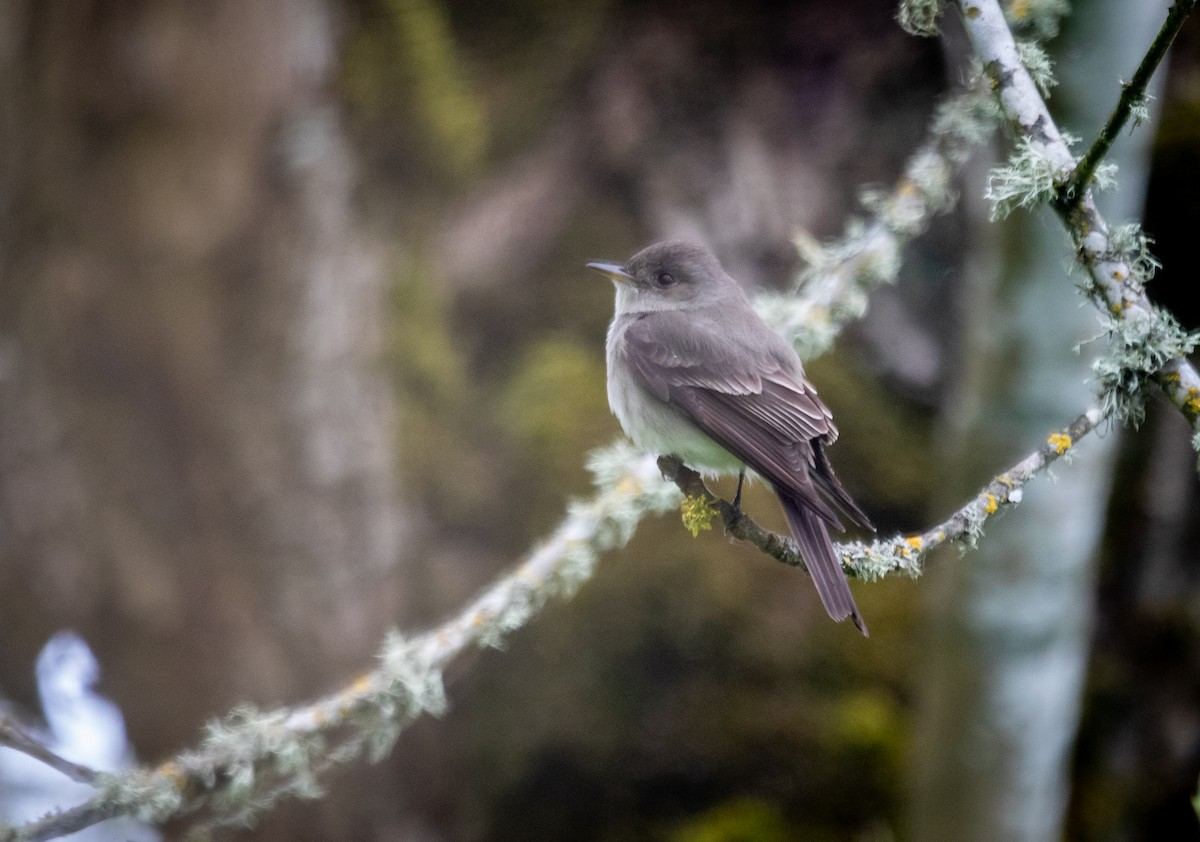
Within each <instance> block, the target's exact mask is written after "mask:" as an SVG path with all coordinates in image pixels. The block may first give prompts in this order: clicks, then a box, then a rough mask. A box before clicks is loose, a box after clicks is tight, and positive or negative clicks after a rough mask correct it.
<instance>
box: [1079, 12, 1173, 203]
mask: <svg viewBox="0 0 1200 842" xmlns="http://www.w3.org/2000/svg"><path fill="white" fill-rule="evenodd" d="M1195 6H1196V0H1176V2H1175V4H1174V5H1173V6H1171V8H1170V10H1169V11H1168V12H1167V19H1166V20H1165V21H1164V22H1163V25H1162V28H1161V29H1159V31H1158V35H1156V36H1155V38H1154V41H1153V43H1151V45H1150V49H1149V50H1148V51H1147V52H1146V55H1145V56H1143V57H1142V61H1141V63H1140V64H1139V65H1138V68H1137V70H1136V71H1135V72H1134V74H1133V78H1132V79H1130V80H1129V82H1127V83H1125V84H1124V85H1123V86H1122V87H1121V96H1120V98H1119V99H1118V100H1117V106H1116V108H1114V109H1113V112H1112V114H1110V115H1109V117H1108V122H1107V123H1105V124H1104V128H1103V129H1101V130H1100V134H1099V135H1098V136H1097V137H1096V140H1095V141H1094V142H1093V143H1092V145H1091V147H1090V148H1089V149H1088V151H1087V152H1086V153H1085V154H1084V156H1083V157H1082V158H1081V159H1080V160H1079V163H1078V164H1077V165H1076V167H1075V172H1074V173H1073V174H1072V175H1071V180H1070V181H1068V182H1067V183H1066V184H1064V185H1063V186H1062V187H1061V189H1060V190H1059V201H1060V202H1061V203H1062V205H1063V206H1064V207H1063V210H1064V212H1065V213H1067V214H1069V213H1070V212H1071V210H1072V209H1073V208H1074V206H1075V205H1076V203H1078V201H1079V199H1080V198H1081V197H1082V196H1083V193H1084V191H1085V190H1087V188H1088V187H1089V186H1090V185H1091V181H1092V176H1094V175H1095V173H1096V167H1098V166H1099V165H1100V162H1101V161H1102V160H1104V156H1105V155H1107V154H1108V150H1109V149H1110V148H1112V145H1113V143H1115V142H1116V139H1117V137H1118V136H1119V135H1120V133H1121V129H1123V128H1124V127H1125V123H1126V122H1127V121H1128V120H1129V116H1130V114H1132V113H1133V110H1134V108H1135V107H1136V106H1138V105H1141V104H1142V103H1143V102H1144V101H1145V97H1146V86H1147V85H1149V84H1150V78H1151V77H1152V76H1153V75H1154V71H1155V70H1157V69H1158V65H1159V64H1160V63H1161V62H1162V60H1163V57H1164V56H1165V55H1166V54H1167V48H1168V47H1170V46H1171V42H1172V41H1174V40H1175V36H1176V35H1178V34H1179V30H1180V28H1181V27H1182V26H1183V22H1184V21H1185V20H1187V16H1188V15H1189V14H1190V13H1191V11H1192V9H1193V8H1195ZM1135 125H1136V124H1135Z"/></svg>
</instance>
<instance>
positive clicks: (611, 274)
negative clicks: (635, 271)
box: [587, 260, 633, 284]
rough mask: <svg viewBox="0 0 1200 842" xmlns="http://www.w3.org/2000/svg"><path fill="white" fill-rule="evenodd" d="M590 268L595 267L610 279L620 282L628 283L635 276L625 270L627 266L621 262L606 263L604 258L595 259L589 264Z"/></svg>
mask: <svg viewBox="0 0 1200 842" xmlns="http://www.w3.org/2000/svg"><path fill="white" fill-rule="evenodd" d="M587 268H589V269H595V270H596V271H597V272H599V273H600V274H602V275H607V276H608V278H609V280H613V281H617V282H618V283H622V284H627V283H629V282H630V281H632V280H633V276H632V275H630V274H629V273H628V272H626V271H625V267H624V266H622V265H621V264H620V263H606V262H604V261H603V260H595V261H592V262H591V263H589V264H588V265H587Z"/></svg>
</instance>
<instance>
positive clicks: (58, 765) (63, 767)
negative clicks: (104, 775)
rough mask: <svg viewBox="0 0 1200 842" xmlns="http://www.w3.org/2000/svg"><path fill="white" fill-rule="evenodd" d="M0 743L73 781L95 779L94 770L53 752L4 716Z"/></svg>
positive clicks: (0, 727)
mask: <svg viewBox="0 0 1200 842" xmlns="http://www.w3.org/2000/svg"><path fill="white" fill-rule="evenodd" d="M0 745H3V746H8V747H9V748H11V749H13V750H14V751H19V752H21V753H22V754H25V755H28V756H29V757H32V758H33V759H34V760H37V761H39V762H41V763H44V764H46V765H47V766H49V767H50V768H51V769H55V770H57V771H59V772H62V773H63V774H64V775H66V776H67V777H68V778H70V779H71V780H73V781H77V782H79V783H81V784H90V783H92V782H93V781H94V780H95V779H96V771H95V770H94V769H90V768H88V767H87V766H84V765H82V764H80V763H74V762H72V761H70V760H67V759H66V758H65V757H61V756H59V755H58V754H55V753H54V752H53V751H51V750H50V749H48V748H46V746H44V745H42V744H41V743H40V742H38V741H37V740H36V739H34V738H33V737H31V736H29V735H28V734H26V733H25V732H24V731H23V730H21V728H19V727H18V726H17V725H16V723H14V722H13V721H12V720H11V719H9V718H8V717H5V716H0Z"/></svg>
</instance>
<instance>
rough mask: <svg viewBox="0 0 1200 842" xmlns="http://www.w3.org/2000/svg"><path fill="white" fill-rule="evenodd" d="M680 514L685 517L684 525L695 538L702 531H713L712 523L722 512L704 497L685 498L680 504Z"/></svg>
mask: <svg viewBox="0 0 1200 842" xmlns="http://www.w3.org/2000/svg"><path fill="white" fill-rule="evenodd" d="M679 513H680V515H681V516H682V517H683V525H684V527H685V528H686V529H687V531H688V532H690V533H692V537H693V538H695V537H696V536H698V535H699V534H700V533H701V532H702V531H704V530H706V529H712V521H713V518H714V517H717V516H718V515H719V514H720V513H721V511H720V509H718V508H717V507H716V506H714V505H712V504H711V503H709V502H708V501H707V500H705V499H704V498H703V497H684V498H683V502H682V503H680V504H679Z"/></svg>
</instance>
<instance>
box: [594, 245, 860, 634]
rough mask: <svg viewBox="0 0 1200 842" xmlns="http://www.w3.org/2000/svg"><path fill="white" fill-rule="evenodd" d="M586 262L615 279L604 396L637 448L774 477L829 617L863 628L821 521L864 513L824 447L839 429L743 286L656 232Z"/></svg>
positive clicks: (837, 525) (702, 253)
mask: <svg viewBox="0 0 1200 842" xmlns="http://www.w3.org/2000/svg"><path fill="white" fill-rule="evenodd" d="M587 265H588V268H591V269H596V270H597V271H599V272H602V273H604V274H605V275H607V276H608V277H609V278H611V279H612V280H613V281H614V282H615V284H614V285H615V286H616V291H617V300H616V312H615V314H614V316H613V320H612V324H610V325H609V328H608V342H607V359H608V403H609V406H610V407H611V408H612V411H613V414H615V415H616V416H617V418H618V420H620V422H621V426H622V427H623V428H624V430H625V433H626V434H627V435H628V436H629V437H630V438H631V439H632V440H633V441H634V443H635V444H636V445H638V447H641V448H642V449H644V450H647V451H650V452H653V453H657V454H659V455H672V456H676V457H678V458H679V459H681V460H683V461H684V462H685V463H686V464H687V465H689V466H690V467H692V468H694V469H696V470H698V471H701V472H702V473H705V474H708V475H722V474H734V473H737V474H738V475H739V481H738V497H736V498H735V503H736V502H739V501H740V495H741V479H742V477H743V476H744V473H745V470H746V469H747V468H749V469H750V470H752V471H753V472H754V473H756V474H758V475H759V476H761V477H762V478H763V479H764V480H766V481H767V482H768V483H770V485H771V488H772V489H773V490H774V491H775V493H776V494H777V495H778V497H779V502H780V504H781V505H782V506H783V511H784V514H785V515H786V516H787V522H788V525H789V527H790V528H791V531H792V535H793V536H795V539H796V543H797V544H798V545H799V548H800V555H801V557H802V558H803V559H804V562H805V564H806V565H807V566H808V571H809V573H810V574H811V575H812V579H813V582H814V583H815V584H816V586H817V593H818V594H820V597H821V604H822V605H824V606H825V610H826V611H827V612H829V616H830V617H832V618H833V619H834V620H844V619H846V618H847V617H850V618H851V619H852V620H853V621H854V625H856V626H857V627H858V629H859V630H860V631H861V632H862V633H863V634H864V635H865V634H867V627H866V624H865V623H864V622H863V620H862V617H861V616H860V615H859V613H858V606H856V605H855V604H854V597H853V596H852V595H851V593H850V584H849V583H848V582H847V581H846V576H845V573H844V572H843V571H842V567H841V564H840V563H839V562H838V559H837V556H836V555H835V554H834V551H833V543H832V541H831V540H830V538H829V527H833V528H834V529H837V530H838V531H843V529H844V527H843V525H842V521H841V517H842V516H845V517H848V518H850V519H851V520H853V521H855V522H857V523H859V524H861V525H863V526H866V527H868V528H872V529H873V528H874V527H872V526H871V522H870V520H869V519H868V518H867V516H866V515H865V514H864V513H863V511H862V509H860V508H859V507H858V505H857V504H856V503H855V502H854V500H852V499H851V498H850V495H849V494H847V493H846V491H845V490H844V489H843V488H842V486H841V483H839V482H838V480H837V477H836V476H834V473H833V467H832V466H831V465H830V464H829V459H828V457H827V456H826V454H825V448H826V447H827V446H829V445H831V444H833V442H834V441H835V440H836V439H837V435H838V433H837V427H835V426H834V425H833V416H832V414H831V413H830V412H829V409H828V407H826V406H825V404H824V403H822V402H821V399H820V398H819V397H817V392H816V389H814V388H813V386H812V384H811V383H809V382H808V380H806V379H805V377H804V370H803V368H802V366H801V364H800V358H799V357H798V356H797V355H796V352H795V350H794V349H793V348H792V346H791V345H789V344H788V343H787V342H786V341H785V340H784V339H783V338H782V337H781V336H779V335H778V334H777V333H775V332H774V331H773V330H771V328H769V327H768V326H767V324H766V323H765V322H764V321H763V320H762V319H761V318H759V316H758V314H757V313H755V312H754V310H753V308H752V307H751V306H750V302H749V300H748V299H747V298H746V294H745V292H744V291H743V290H742V287H741V286H740V285H739V284H738V282H737V281H735V280H734V279H733V278H731V277H730V276H729V275H728V274H726V273H725V270H724V269H722V268H721V265H720V264H719V263H718V262H717V259H716V258H715V257H714V256H713V255H712V254H711V253H709V252H708V251H707V250H706V249H704V248H703V247H702V246H698V245H694V244H692V243H684V242H664V243H657V244H655V245H652V246H649V247H648V248H646V249H643V250H642V251H640V252H638V253H637V254H635V255H634V256H633V257H631V258H630V259H629V260H627V261H626V262H625V263H624V264H620V263H604V262H595V263H589V264H587Z"/></svg>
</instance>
